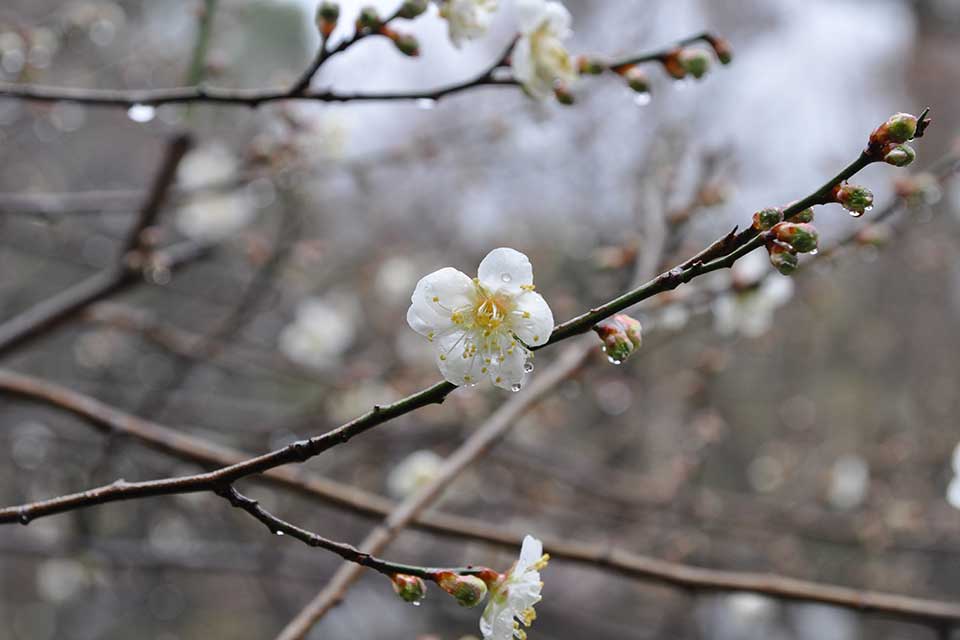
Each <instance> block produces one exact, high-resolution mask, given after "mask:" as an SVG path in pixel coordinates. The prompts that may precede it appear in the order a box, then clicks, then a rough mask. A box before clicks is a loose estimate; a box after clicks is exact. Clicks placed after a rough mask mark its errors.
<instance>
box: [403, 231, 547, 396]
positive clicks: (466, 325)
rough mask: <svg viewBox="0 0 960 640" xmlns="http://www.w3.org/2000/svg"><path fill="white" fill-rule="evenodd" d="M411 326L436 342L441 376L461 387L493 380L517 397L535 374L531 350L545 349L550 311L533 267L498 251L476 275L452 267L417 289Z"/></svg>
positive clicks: (512, 253) (523, 259) (519, 255)
mask: <svg viewBox="0 0 960 640" xmlns="http://www.w3.org/2000/svg"><path fill="white" fill-rule="evenodd" d="M407 323H408V324H409V325H410V328H412V329H413V330H414V331H416V332H417V333H419V334H420V335H422V336H424V337H425V338H426V339H427V340H429V341H430V343H431V344H433V346H434V348H435V350H436V355H437V365H438V366H439V367H440V372H441V373H442V374H443V377H444V378H445V379H446V380H447V381H448V382H451V383H453V384H456V385H464V384H466V385H474V384H477V383H478V382H480V381H481V380H482V379H483V378H490V380H491V382H493V384H494V385H496V386H498V387H500V388H502V389H510V390H512V391H519V390H520V387H521V386H522V385H523V382H524V379H525V378H526V376H527V374H528V373H530V372H531V371H532V370H533V364H532V363H531V362H530V358H531V357H532V354H531V353H530V349H529V347H535V346H539V345H542V344H545V343H546V341H547V339H548V338H549V337H550V333H551V332H552V331H553V312H552V311H550V307H549V306H548V305H547V302H546V300H544V299H543V296H541V295H540V294H539V293H536V292H535V291H534V286H533V266H532V265H531V264H530V260H529V259H528V258H527V256H525V255H524V254H522V253H520V252H519V251H516V250H514V249H508V248H505V247H501V248H499V249H494V250H493V251H491V252H490V253H489V254H487V257H485V258H484V259H483V260H482V261H481V262H480V268H479V269H478V273H477V277H476V278H470V277H469V276H468V275H466V274H465V273H462V272H460V271H457V270H456V269H454V268H452V267H445V268H443V269H440V270H438V271H434V272H433V273H431V274H429V275H427V276H424V277H423V278H421V279H420V281H419V282H418V283H417V286H416V289H415V290H414V292H413V297H412V298H411V305H410V309H409V310H408V311H407Z"/></svg>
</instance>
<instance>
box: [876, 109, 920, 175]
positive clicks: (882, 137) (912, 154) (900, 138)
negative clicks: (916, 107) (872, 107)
mask: <svg viewBox="0 0 960 640" xmlns="http://www.w3.org/2000/svg"><path fill="white" fill-rule="evenodd" d="M929 122H930V121H929V120H926V121H925V122H922V121H921V120H920V119H919V118H917V116H915V115H913V114H910V113H895V114H893V115H892V116H890V117H889V118H887V121H886V122H884V123H883V124H882V125H880V126H879V127H877V128H876V129H874V130H873V133H871V134H870V142H869V144H868V145H867V153H869V154H870V155H871V156H872V157H874V158H875V159H877V160H883V161H884V162H886V163H887V164H891V165H893V166H895V167H905V166H907V165H908V164H910V163H911V162H913V161H914V159H916V157H917V152H916V151H914V150H913V147H911V146H910V145H908V144H906V143H907V142H909V141H910V140H913V139H914V137H916V136H918V135H921V134H922V127H923V126H926V124H929Z"/></svg>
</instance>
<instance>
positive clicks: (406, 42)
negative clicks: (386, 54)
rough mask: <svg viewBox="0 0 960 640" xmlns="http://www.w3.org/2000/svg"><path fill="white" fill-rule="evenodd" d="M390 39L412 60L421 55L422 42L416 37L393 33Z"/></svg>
mask: <svg viewBox="0 0 960 640" xmlns="http://www.w3.org/2000/svg"><path fill="white" fill-rule="evenodd" d="M390 39H391V40H393V44H394V46H396V47H397V50H398V51H400V53H402V54H403V55H405V56H410V57H412V58H415V57H417V56H419V55H420V41H419V40H417V38H416V37H415V36H412V35H410V34H409V33H393V34H392V36H391V38H390Z"/></svg>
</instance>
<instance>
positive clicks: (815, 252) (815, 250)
mask: <svg viewBox="0 0 960 640" xmlns="http://www.w3.org/2000/svg"><path fill="white" fill-rule="evenodd" d="M818 253H820V250H819V249H814V250H813V251H810V255H812V256H815V255H817V254H818Z"/></svg>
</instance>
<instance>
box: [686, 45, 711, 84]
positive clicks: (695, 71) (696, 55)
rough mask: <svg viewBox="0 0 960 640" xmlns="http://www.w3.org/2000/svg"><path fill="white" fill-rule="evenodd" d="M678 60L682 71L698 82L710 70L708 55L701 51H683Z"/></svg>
mask: <svg viewBox="0 0 960 640" xmlns="http://www.w3.org/2000/svg"><path fill="white" fill-rule="evenodd" d="M679 58H680V64H681V65H682V66H683V68H684V70H685V71H686V72H687V73H689V74H690V75H692V76H693V77H694V78H697V79H698V80H699V79H700V78H702V77H703V76H704V75H706V73H707V71H708V70H709V69H710V54H708V53H707V52H706V51H704V50H703V49H683V50H682V51H680V54H679Z"/></svg>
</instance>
